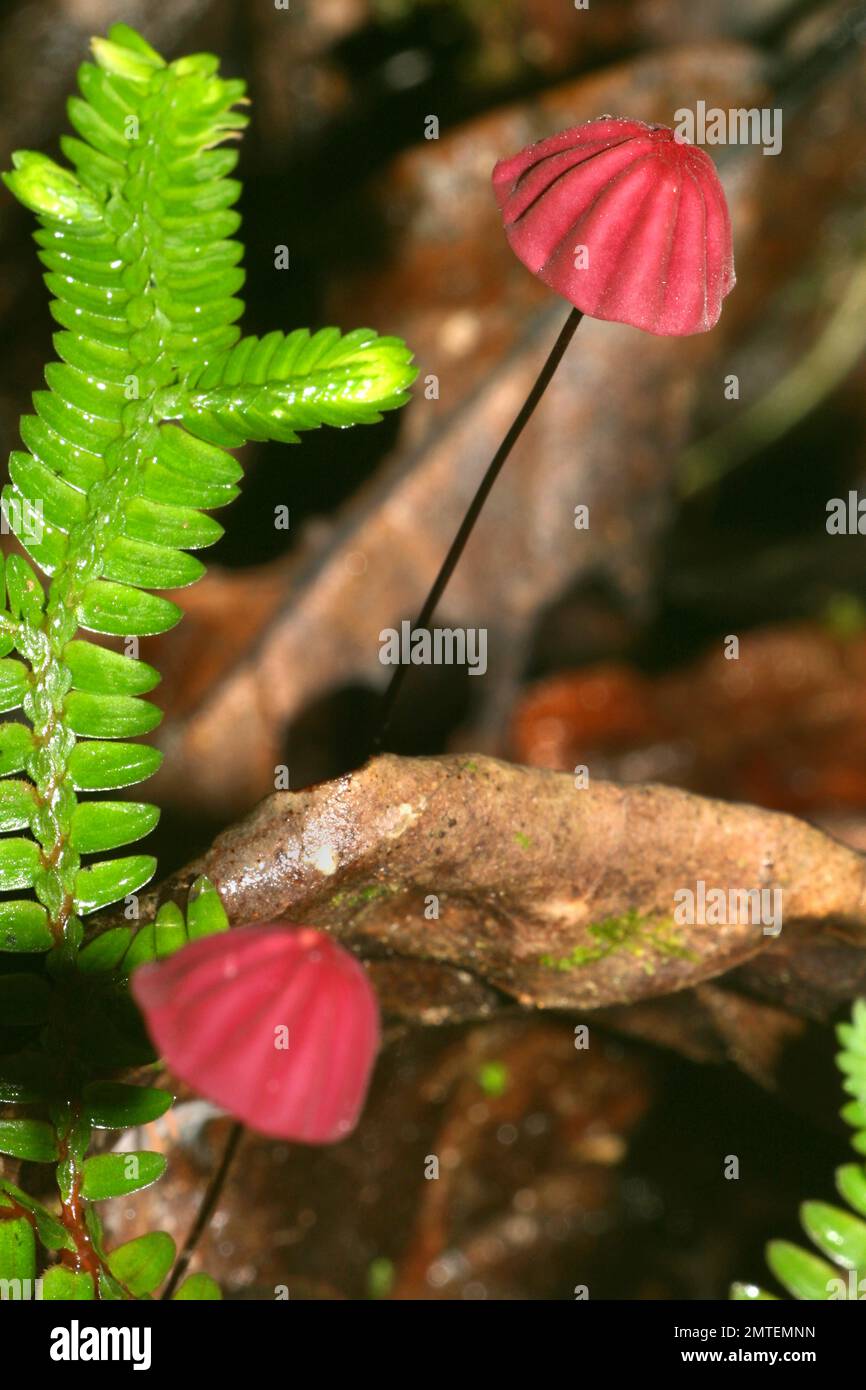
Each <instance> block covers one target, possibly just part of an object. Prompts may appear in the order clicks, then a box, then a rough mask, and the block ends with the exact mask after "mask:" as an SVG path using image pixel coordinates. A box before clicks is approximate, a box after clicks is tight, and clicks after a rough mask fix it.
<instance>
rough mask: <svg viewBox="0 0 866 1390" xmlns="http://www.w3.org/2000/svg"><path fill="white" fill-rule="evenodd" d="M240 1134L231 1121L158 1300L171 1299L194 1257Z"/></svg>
mask: <svg viewBox="0 0 866 1390" xmlns="http://www.w3.org/2000/svg"><path fill="white" fill-rule="evenodd" d="M243 1133H244V1127H243V1125H242V1124H240V1123H239V1122H238V1121H235V1123H234V1124H233V1125H232V1127H231V1129H230V1130H229V1136H228V1139H227V1140H226V1144H225V1148H224V1149H223V1152H222V1158H221V1159H220V1162H219V1167H218V1168H217V1169H216V1170H215V1172H214V1174H213V1176H212V1177H211V1180H210V1182H209V1183H208V1186H207V1191H206V1192H205V1194H204V1197H203V1198H202V1200H201V1205H200V1206H199V1209H198V1211H197V1212H196V1217H195V1221H194V1222H193V1223H192V1226H191V1227H190V1229H189V1234H188V1235H187V1238H186V1240H185V1241H184V1243H183V1249H182V1250H181V1252H180V1254H179V1255H178V1257H177V1259H176V1260H175V1262H174V1268H173V1270H172V1271H171V1278H170V1279H169V1281H168V1283H167V1284H166V1286H165V1288H164V1289H163V1291H162V1293H161V1295H160V1298H161V1299H162V1298H171V1297H172V1295H173V1294H174V1291H175V1289H176V1288H177V1286H178V1284H179V1283H180V1281H181V1279H182V1278H183V1276H184V1274H185V1273H186V1271H187V1267H188V1265H189V1262H190V1260H191V1259H192V1257H193V1254H194V1253H195V1247H196V1246H197V1245H198V1243H199V1241H200V1240H201V1238H202V1236H203V1235H204V1233H205V1231H206V1229H207V1226H208V1223H209V1221H210V1219H211V1217H212V1216H213V1214H214V1211H215V1209H216V1204H217V1202H218V1201H219V1199H220V1196H221V1195H222V1190H223V1187H224V1186H225V1181H226V1178H227V1177H228V1175H229V1169H230V1168H231V1166H232V1162H233V1160H234V1156H235V1154H236V1153H237V1151H238V1146H239V1144H240V1142H241V1139H242V1138H243Z"/></svg>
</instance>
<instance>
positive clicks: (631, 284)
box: [493, 116, 736, 335]
mask: <svg viewBox="0 0 866 1390" xmlns="http://www.w3.org/2000/svg"><path fill="white" fill-rule="evenodd" d="M493 188H494V192H495V194H496V198H497V201H498V203H499V207H500V209H501V211H502V216H503V221H504V223H505V233H506V236H507V237H508V240H509V242H510V244H511V248H512V250H513V251H514V252H515V254H516V255H517V256H518V257H519V258H520V260H521V261H523V264H524V265H525V266H527V267H528V268H529V269H530V270H531V271H532V272H533V274H535V275H537V276H538V277H539V278H540V279H541V280H543V281H544V283H545V284H547V285H550V287H551V288H552V289H554V290H556V291H557V292H558V293H559V294H561V295H563V296H564V297H565V298H566V299H568V300H570V301H571V303H572V304H574V305H575V307H576V308H578V309H581V310H582V311H583V313H585V314H590V315H591V316H592V317H593V318H599V319H612V320H614V321H615V322H617V323H629V324H632V325H633V326H634V327H635V328H644V329H646V330H647V331H648V332H650V333H660V334H664V335H680V334H688V333H705V332H706V331H707V330H708V329H710V328H712V327H713V326H714V325H715V324H716V323H717V322H718V318H719V314H720V313H721V308H722V300H723V299H724V297H725V295H726V294H728V293H729V291H730V290H732V289H733V287H734V284H735V278H736V277H735V275H734V253H733V246H732V242H731V219H730V215H729V213H728V205H727V203H726V201H725V194H724V191H723V189H722V185H721V183H720V182H719V176H718V174H717V173H716V169H715V165H714V164H713V162H712V160H711V159H710V158H709V156H708V155H706V154H704V152H703V150H699V149H696V148H695V146H694V145H688V144H685V143H684V142H681V141H680V140H678V139H677V138H676V137H675V135H674V132H673V131H672V130H669V129H668V127H667V126H651V125H645V124H644V123H643V121H630V120H623V119H620V118H615V117H611V116H603V117H601V119H600V120H596V121H587V122H586V123H585V124H584V125H579V126H574V127H573V128H572V129H571V130H563V131H561V132H560V133H559V134H558V135H552V136H551V137H550V138H549V139H547V140H542V141H540V142H539V143H538V144H536V145H530V146H528V148H527V149H525V150H521V152H520V154H516V155H513V156H512V157H511V158H510V159H502V160H500V161H499V163H498V164H497V165H496V168H495V169H494V171H493ZM582 248H585V249H582Z"/></svg>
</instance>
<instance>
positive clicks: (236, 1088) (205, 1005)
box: [131, 923, 379, 1144]
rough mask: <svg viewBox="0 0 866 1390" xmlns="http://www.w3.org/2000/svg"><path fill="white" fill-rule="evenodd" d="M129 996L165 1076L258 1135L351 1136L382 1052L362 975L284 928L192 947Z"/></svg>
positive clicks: (147, 968)
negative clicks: (182, 1083) (163, 1065)
mask: <svg viewBox="0 0 866 1390" xmlns="http://www.w3.org/2000/svg"><path fill="white" fill-rule="evenodd" d="M131 988H132V993H133V997H134V998H135V1002H136V1003H137V1004H138V1006H139V1008H140V1009H141V1011H142V1013H143V1015H144V1019H145V1023H146V1025H147V1030H148V1032H149V1034H150V1036H151V1038H152V1039H153V1042H154V1044H155V1045H156V1047H157V1049H158V1050H159V1052H160V1055H161V1056H162V1057H163V1058H164V1060H165V1062H166V1064H167V1065H168V1067H169V1069H170V1070H171V1071H172V1072H174V1074H175V1075H176V1076H178V1077H180V1079H181V1080H182V1081H186V1082H187V1084H188V1085H190V1086H191V1087H193V1089H194V1090H196V1091H197V1092H198V1093H199V1095H202V1096H205V1097H206V1098H207V1099H208V1100H212V1101H215V1102H216V1104H217V1105H221V1106H223V1107H224V1108H225V1109H226V1110H228V1111H230V1112H231V1114H233V1115H236V1116H237V1117H238V1119H240V1120H243V1121H244V1122H245V1123H246V1124H248V1125H250V1126H251V1127H252V1128H253V1129H256V1130H259V1131H261V1133H263V1134H271V1135H274V1136H275V1137H277V1138H280V1139H295V1140H302V1141H303V1142H305V1143H308V1144H325V1143H333V1142H334V1141H335V1140H338V1139H342V1138H344V1136H345V1135H346V1134H348V1133H349V1131H350V1130H352V1129H353V1128H354V1126H355V1123H356V1121H357V1118H358V1115H359V1113H360V1110H361V1106H362V1104H363V1102H364V1097H365V1095H366V1092H367V1085H368V1083H369V1080H370V1073H371V1071H372V1067H373V1062H374V1060H375V1057H376V1051H377V1049H378V1046H379V1012H378V1006H377V1003H376V995H375V992H374V990H373V987H372V985H371V984H370V982H369V980H368V979H367V976H366V974H365V972H364V968H363V966H362V965H361V964H360V962H359V961H357V960H356V959H355V957H354V956H353V955H351V954H350V953H349V952H348V951H346V950H345V949H344V948H343V947H342V946H340V945H338V943H337V942H336V941H334V940H332V938H331V937H330V936H328V935H327V934H326V933H325V932H320V931H316V930H315V929H314V928H312V927H289V926H283V925H282V924H281V923H268V924H266V925H263V926H253V927H241V928H239V929H236V930H234V931H227V932H220V933H219V934H218V935H214V936H206V937H202V938H201V939H200V940H198V941H193V942H190V944H189V945H187V946H184V947H183V948H182V949H181V950H180V951H178V952H177V953H176V954H175V955H173V956H170V957H169V958H168V959H167V960H164V961H160V962H156V963H154V964H151V965H144V966H141V967H140V968H139V969H138V970H136V971H135V973H134V975H133V976H132V981H131Z"/></svg>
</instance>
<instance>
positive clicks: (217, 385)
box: [179, 328, 411, 448]
mask: <svg viewBox="0 0 866 1390" xmlns="http://www.w3.org/2000/svg"><path fill="white" fill-rule="evenodd" d="M410 360H411V355H410V353H409V350H408V348H407V347H406V345H405V343H404V342H403V341H402V340H401V339H400V338H379V337H377V336H376V334H375V333H373V332H372V331H371V330H370V329H367V328H357V329H355V331H354V332H353V333H347V334H346V335H345V336H342V335H341V334H340V332H339V330H338V329H336V328H323V329H321V331H320V332H318V333H314V334H312V336H311V335H310V333H309V332H308V330H307V329H306V328H299V329H296V331H295V332H294V333H289V334H288V335H287V336H286V335H284V334H282V333H268V334H267V335H266V337H264V338H262V339H261V340H260V339H258V338H243V339H241V341H240V342H239V343H238V344H237V346H236V347H234V348H232V349H231V350H230V351H229V352H227V353H224V354H223V356H222V357H219V358H217V359H216V360H214V361H213V362H210V363H208V365H207V366H206V367H204V368H203V369H202V370H201V371H200V372H192V373H191V374H190V376H189V378H188V381H187V389H186V391H185V392H184V395H183V399H182V402H181V408H180V412H179V413H180V419H181V420H182V422H183V424H184V425H185V426H186V428H187V429H188V430H190V431H191V432H192V433H193V434H197V435H199V436H200V437H201V438H202V439H207V440H211V441H212V442H214V443H217V444H223V445H226V446H228V447H229V448H231V447H233V446H234V445H236V444H239V443H242V442H243V441H244V440H246V439H274V438H279V439H281V440H283V441H284V442H285V443H289V444H292V443H295V442H296V441H297V434H296V433H295V431H296V430H310V429H316V428H318V426H319V425H337V426H342V427H345V426H347V425H360V424H373V423H375V422H376V421H377V420H381V418H382V415H381V412H382V411H383V410H393V409H394V408H395V407H397V406H400V405H403V404H404V403H405V401H406V399H407V395H406V380H407V373H408V371H409V363H410Z"/></svg>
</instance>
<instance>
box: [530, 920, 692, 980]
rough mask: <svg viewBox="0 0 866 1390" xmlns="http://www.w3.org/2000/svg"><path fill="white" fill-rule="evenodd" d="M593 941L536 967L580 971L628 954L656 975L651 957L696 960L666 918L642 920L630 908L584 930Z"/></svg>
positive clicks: (547, 958)
mask: <svg viewBox="0 0 866 1390" xmlns="http://www.w3.org/2000/svg"><path fill="white" fill-rule="evenodd" d="M587 931H588V932H589V935H590V936H591V937H592V938H593V944H592V945H591V946H575V947H574V950H573V951H572V952H571V954H570V955H567V956H559V957H557V956H551V955H547V956H542V957H541V959H540V961H539V965H544V966H546V967H547V968H548V969H549V970H562V971H567V970H579V969H580V968H581V967H582V966H584V965H593V964H594V963H595V962H596V961H599V960H604V958H605V956H609V955H611V954H612V953H613V952H614V951H627V952H628V953H629V955H631V956H637V957H638V958H639V959H640V958H641V957H643V959H642V960H641V966H642V968H643V969H644V970H645V971H646V972H647V974H650V975H651V974H653V972H654V971H655V968H656V967H655V963H654V957H655V958H658V957H662V958H663V959H668V960H670V959H674V960H690V961H694V960H697V956H696V954H695V952H694V951H690V950H689V949H688V947H687V946H684V945H683V944H682V940H681V938H680V934H679V932H678V931H677V929H676V927H675V926H674V924H673V922H672V921H671V920H670V919H669V918H662V919H660V920H659V919H658V918H653V917H645V916H643V915H642V914H641V913H639V912H637V911H636V910H635V909H634V908H631V909H630V910H629V911H628V912H625V913H623V914H622V916H620V917H605V918H603V920H602V921H601V922H593V923H592V924H591V926H589V927H587Z"/></svg>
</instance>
